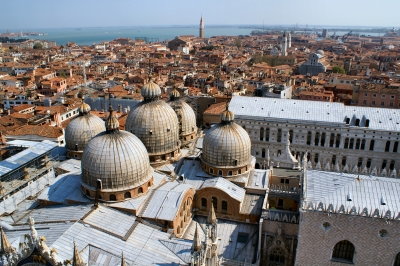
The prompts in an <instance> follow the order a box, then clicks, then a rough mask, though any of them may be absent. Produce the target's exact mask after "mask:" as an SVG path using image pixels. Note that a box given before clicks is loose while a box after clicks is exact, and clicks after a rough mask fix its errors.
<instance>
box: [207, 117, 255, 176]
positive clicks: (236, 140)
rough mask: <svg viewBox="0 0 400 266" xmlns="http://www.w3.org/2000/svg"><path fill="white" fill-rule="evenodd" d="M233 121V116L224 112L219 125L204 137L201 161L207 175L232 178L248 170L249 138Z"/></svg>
mask: <svg viewBox="0 0 400 266" xmlns="http://www.w3.org/2000/svg"><path fill="white" fill-rule="evenodd" d="M233 120H234V114H233V113H232V112H231V111H229V110H225V111H224V112H222V114H221V123H219V124H217V125H215V126H214V127H212V128H211V129H210V130H208V132H207V133H206V135H205V136H204V140H203V151H202V155H201V161H202V166H203V169H204V170H205V171H206V172H207V173H209V174H212V175H220V176H232V175H238V174H243V173H244V172H246V171H248V170H250V166H251V160H252V156H251V140H250V137H249V135H248V134H247V132H246V131H245V130H244V129H243V128H242V127H241V126H239V125H237V124H236V123H234V122H233Z"/></svg>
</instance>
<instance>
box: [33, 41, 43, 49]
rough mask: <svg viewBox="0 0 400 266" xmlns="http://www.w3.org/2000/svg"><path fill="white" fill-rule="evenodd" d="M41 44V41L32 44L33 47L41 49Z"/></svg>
mask: <svg viewBox="0 0 400 266" xmlns="http://www.w3.org/2000/svg"><path fill="white" fill-rule="evenodd" d="M42 48H43V45H42V44H41V43H38V42H37V43H35V45H33V49H42Z"/></svg>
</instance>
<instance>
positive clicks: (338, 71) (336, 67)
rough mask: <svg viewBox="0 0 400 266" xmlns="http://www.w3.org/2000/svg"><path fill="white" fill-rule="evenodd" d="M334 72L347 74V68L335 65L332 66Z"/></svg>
mask: <svg viewBox="0 0 400 266" xmlns="http://www.w3.org/2000/svg"><path fill="white" fill-rule="evenodd" d="M332 72H333V73H339V74H346V70H344V69H343V68H341V67H340V66H334V67H332Z"/></svg>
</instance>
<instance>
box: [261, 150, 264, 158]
mask: <svg viewBox="0 0 400 266" xmlns="http://www.w3.org/2000/svg"><path fill="white" fill-rule="evenodd" d="M261 157H263V158H265V149H262V150H261Z"/></svg>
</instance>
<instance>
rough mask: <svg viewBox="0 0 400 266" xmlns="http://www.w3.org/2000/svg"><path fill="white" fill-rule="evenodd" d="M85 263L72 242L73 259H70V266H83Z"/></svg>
mask: <svg viewBox="0 0 400 266" xmlns="http://www.w3.org/2000/svg"><path fill="white" fill-rule="evenodd" d="M85 265H86V263H85V262H84V261H83V259H82V257H81V254H80V253H79V251H78V248H77V247H76V243H75V241H74V257H73V258H72V266H85Z"/></svg>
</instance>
